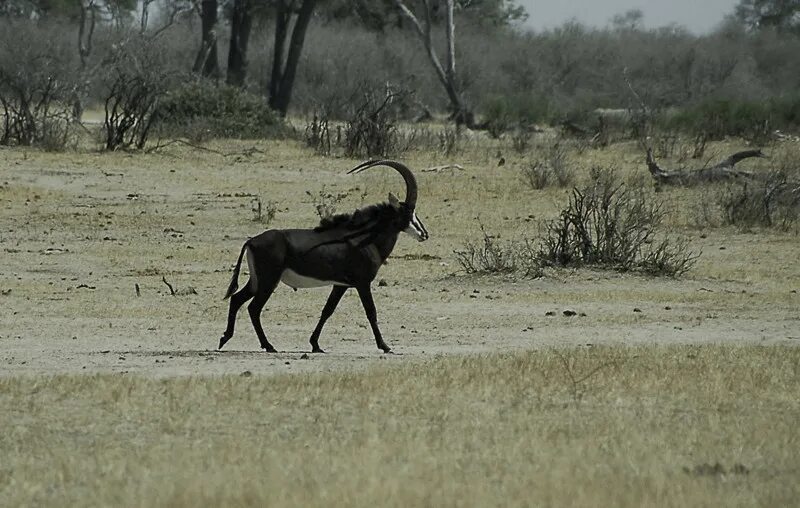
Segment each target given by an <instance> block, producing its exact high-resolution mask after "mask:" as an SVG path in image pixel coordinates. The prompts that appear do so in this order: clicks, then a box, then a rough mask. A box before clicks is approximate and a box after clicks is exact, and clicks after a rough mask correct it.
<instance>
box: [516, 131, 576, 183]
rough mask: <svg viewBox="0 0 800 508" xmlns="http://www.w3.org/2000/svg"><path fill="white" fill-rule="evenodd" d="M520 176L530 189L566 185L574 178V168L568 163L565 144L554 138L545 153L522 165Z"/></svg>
mask: <svg viewBox="0 0 800 508" xmlns="http://www.w3.org/2000/svg"><path fill="white" fill-rule="evenodd" d="M521 171H522V178H523V180H524V181H525V183H527V184H528V185H529V186H530V187H531V188H532V189H545V188H547V187H568V186H570V185H572V183H573V182H574V180H575V170H574V168H573V167H572V166H571V165H570V164H569V160H568V152H567V147H566V145H565V144H564V143H563V142H562V141H561V140H556V141H555V142H554V143H552V144H551V145H550V146H548V147H547V148H546V150H545V155H544V156H542V157H537V158H534V159H533V160H531V161H529V162H528V163H527V164H526V165H524V166H523V167H522V170H521Z"/></svg>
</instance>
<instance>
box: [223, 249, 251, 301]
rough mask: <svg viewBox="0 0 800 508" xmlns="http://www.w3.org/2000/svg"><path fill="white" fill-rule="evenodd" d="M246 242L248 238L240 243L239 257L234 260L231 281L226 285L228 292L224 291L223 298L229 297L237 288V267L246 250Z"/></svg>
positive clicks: (239, 265) (239, 266)
mask: <svg viewBox="0 0 800 508" xmlns="http://www.w3.org/2000/svg"><path fill="white" fill-rule="evenodd" d="M248 243H250V241H249V240H248V241H246V242H244V245H242V252H240V253H239V259H238V260H237V261H236V268H234V269H233V276H232V277H231V283H230V285H229V286H228V292H227V293H225V297H224V298H223V300H227V299H228V298H230V297H231V295H232V294H233V293H235V292H236V290H237V289H239V269H240V268H241V267H242V258H243V257H244V251H245V250H247V244H248Z"/></svg>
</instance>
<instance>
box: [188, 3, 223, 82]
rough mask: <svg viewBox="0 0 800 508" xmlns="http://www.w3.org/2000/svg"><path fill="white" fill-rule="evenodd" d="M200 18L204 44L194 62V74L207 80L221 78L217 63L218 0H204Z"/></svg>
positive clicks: (201, 45) (202, 43)
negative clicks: (197, 73)
mask: <svg viewBox="0 0 800 508" xmlns="http://www.w3.org/2000/svg"><path fill="white" fill-rule="evenodd" d="M200 18H201V21H202V26H201V30H202V42H201V44H200V51H199V52H198V53H197V58H196V59H195V61H194V67H193V69H192V70H194V72H199V73H200V74H201V75H202V76H204V77H207V78H213V79H217V78H219V75H220V72H219V63H218V61H217V0H202V3H201V11H200Z"/></svg>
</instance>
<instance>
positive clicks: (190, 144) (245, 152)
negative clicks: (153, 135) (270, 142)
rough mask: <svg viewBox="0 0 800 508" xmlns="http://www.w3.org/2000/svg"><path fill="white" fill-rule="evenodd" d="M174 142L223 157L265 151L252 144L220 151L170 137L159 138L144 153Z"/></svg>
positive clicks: (174, 143)
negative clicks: (236, 149) (163, 139)
mask: <svg viewBox="0 0 800 508" xmlns="http://www.w3.org/2000/svg"><path fill="white" fill-rule="evenodd" d="M176 144H180V145H186V146H188V147H190V148H195V149H197V150H203V151H205V152H209V153H213V154H216V155H221V156H223V157H233V156H236V155H244V156H245V157H250V156H252V155H253V154H255V153H261V154H263V153H266V152H264V150H260V149H258V148H256V147H254V146H251V147H248V148H245V149H244V150H241V151H236V152H221V151H219V150H214V149H213V148H208V147H206V146H202V145H198V144H195V143H190V142H188V141H186V140H183V139H171V140H169V141H165V142H162V141H161V140H159V141H158V142H157V143H156V145H155V146H153V147H150V148H148V149H147V150H145V153H154V152H157V151H158V150H161V149H162V148H166V147H168V146H171V145H176Z"/></svg>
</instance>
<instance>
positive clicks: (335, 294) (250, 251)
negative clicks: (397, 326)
mask: <svg viewBox="0 0 800 508" xmlns="http://www.w3.org/2000/svg"><path fill="white" fill-rule="evenodd" d="M375 166H388V167H391V168H393V169H395V170H397V171H398V172H399V173H400V174H401V175H402V176H403V179H404V180H405V183H406V196H405V201H403V202H401V201H399V200H398V199H397V197H395V196H394V195H393V194H389V202H388V203H381V204H377V205H372V206H367V207H365V208H361V209H359V210H356V211H355V212H353V213H350V214H341V215H335V216H333V217H330V218H326V219H322V221H321V222H320V224H319V226H317V227H316V228H314V229H271V230H268V231H265V232H263V233H261V234H260V235H258V236H255V237H253V238H250V239H249V240H247V241H246V242H245V243H244V246H242V251H241V253H240V254H239V260H238V261H237V262H236V268H234V270H233V277H231V283H230V286H229V287H228V292H227V293H226V294H225V298H228V297H230V299H231V305H230V310H229V311H228V327H227V328H226V329H225V332H224V333H223V334H222V338H220V340H219V347H220V349H221V348H222V346H224V345H225V343H226V342H228V341H229V340H230V339H231V337H233V329H234V325H235V322H236V313H237V312H238V311H239V308H241V306H242V305H244V303H245V302H246V301H248V300H250V299H251V298H252V301H251V302H250V304H249V305H248V306H247V310H248V312H249V313H250V320H251V321H252V322H253V328H255V330H256V334H257V335H258V340H259V342H260V343H261V347H262V348H263V349H264V350H266V351H267V352H275V348H274V347H273V346H272V344H270V342H269V341H268V340H267V336H266V334H265V333H264V329H263V328H262V327H261V317H260V316H261V309H263V308H264V305H265V304H266V303H267V300H269V297H270V296H271V295H272V292H273V291H274V290H275V287H276V286H277V285H278V282H283V283H284V284H286V285H287V286H289V287H292V288H294V289H300V288H312V287H320V286H333V289H332V290H331V294H330V296H328V301H327V303H325V307H324V308H323V309H322V315H321V316H320V318H319V322H318V323H317V327H316V328H314V332H313V333H312V334H311V338H310V342H311V348H312V351H313V352H315V353H322V352H323V350H322V348H320V347H319V335H320V332H322V327H323V326H325V321H327V320H328V318H329V317H330V316H331V314H333V311H334V310H335V309H336V305H337V304H338V303H339V300H341V298H342V296H343V295H344V293H345V292H346V291H347V290H348V289H349V288H356V291H358V296H359V297H360V298H361V303H362V305H363V306H364V311H365V312H366V314H367V319H368V320H369V324H370V325H371V327H372V333H373V334H374V335H375V342H376V343H377V345H378V348H380V349H382V350H383V351H384V352H386V353H388V352H389V351H391V349H390V348H389V346H388V345H386V342H384V340H383V337H382V336H381V332H380V330H379V329H378V321H377V312H376V310H375V302H374V301H373V300H372V291H371V289H370V284H371V283H372V281H373V280H374V279H375V276H376V275H377V274H378V269H380V267H381V265H382V264H383V263H384V262H385V261H386V258H388V257H389V254H390V253H391V252H392V249H393V248H394V245H395V243H396V242H397V237H398V236H399V235H400V233H402V232H405V233H408V234H409V235H411V236H413V237H414V238H416V239H417V240H418V241H420V242H422V241H424V240H427V239H428V231H427V230H426V229H425V226H424V225H423V224H422V221H420V220H419V218H418V217H417V214H416V213H415V211H414V208H415V206H416V204H417V182H416V179H415V178H414V174H413V173H412V172H411V170H410V169H408V168H407V167H406V166H405V165H404V164H401V163H400V162H396V161H391V160H375V161H367V162H364V163H363V164H360V165H358V166H356V167H355V168H353V169H351V170H350V171H349V172H348V174H349V173H357V172H360V171H364V170H365V169H368V168H371V167H375ZM245 255H246V256H247V266H248V268H249V270H250V280H249V281H248V282H247V284H246V285H245V286H244V287H243V288H242V289H241V290H239V291H238V292H237V291H236V290H237V289H238V277H239V269H240V268H241V265H242V258H243V257H245Z"/></svg>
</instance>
